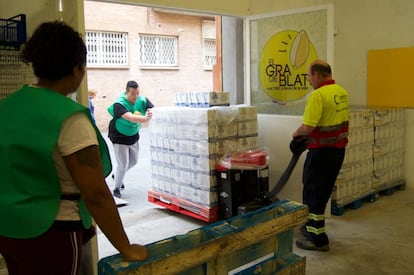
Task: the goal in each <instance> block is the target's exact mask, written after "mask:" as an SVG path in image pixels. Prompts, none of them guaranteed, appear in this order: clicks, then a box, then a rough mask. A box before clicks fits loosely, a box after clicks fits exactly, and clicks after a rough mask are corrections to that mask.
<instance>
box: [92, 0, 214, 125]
mask: <svg viewBox="0 0 414 275" xmlns="http://www.w3.org/2000/svg"><path fill="white" fill-rule="evenodd" d="M84 3H85V29H86V30H91V31H114V32H118V31H119V32H127V33H128V39H129V45H128V47H129V65H128V66H126V67H124V68H88V70H87V81H88V89H95V90H97V91H98V93H97V96H96V98H95V99H94V100H93V103H94V105H95V117H96V121H97V125H98V128H99V129H100V130H101V131H107V127H108V123H109V120H110V116H109V114H108V113H107V111H106V108H107V107H108V106H109V105H110V104H111V103H112V102H113V100H114V99H115V98H116V97H117V96H118V95H119V94H120V93H121V92H123V91H124V90H125V85H126V83H127V81H128V80H136V81H137V82H138V83H139V85H140V87H141V94H143V95H145V96H147V97H148V98H149V99H150V100H151V101H152V102H153V103H154V105H156V106H169V105H173V103H174V97H175V94H176V93H177V92H192V91H211V90H212V89H213V88H212V87H213V80H212V77H213V75H212V71H209V70H205V69H204V65H203V37H202V21H203V20H214V18H212V17H200V16H190V15H185V14H176V13H168V12H165V11H160V10H155V9H153V8H147V7H140V6H135V5H122V4H111V3H103V2H97V1H85V2H84ZM139 33H144V34H157V35H177V36H178V60H179V66H178V68H173V69H161V68H158V69H147V68H140V67H139V64H138V61H139V55H138V51H139V47H138V34H139Z"/></svg>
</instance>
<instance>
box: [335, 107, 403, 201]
mask: <svg viewBox="0 0 414 275" xmlns="http://www.w3.org/2000/svg"><path fill="white" fill-rule="evenodd" d="M404 127H405V120H404V109H397V108H372V109H353V110H351V112H350V120H349V144H348V146H347V148H346V153H345V159H344V163H343V165H342V168H341V171H340V172H339V175H338V178H337V180H336V184H335V187H334V191H333V193H332V203H333V204H334V205H335V206H345V205H347V204H349V203H351V202H353V201H355V200H358V199H361V198H364V197H367V196H368V195H370V194H376V193H378V192H379V191H382V190H384V189H387V188H391V187H394V186H396V185H399V184H401V183H402V182H404V174H403V173H404V138H405V136H404V135H405V130H404Z"/></svg>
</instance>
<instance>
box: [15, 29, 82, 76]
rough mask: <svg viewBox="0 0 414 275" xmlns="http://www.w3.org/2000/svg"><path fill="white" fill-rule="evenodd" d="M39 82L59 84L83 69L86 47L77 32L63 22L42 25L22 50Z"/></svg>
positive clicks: (23, 56) (24, 58)
mask: <svg viewBox="0 0 414 275" xmlns="http://www.w3.org/2000/svg"><path fill="white" fill-rule="evenodd" d="M22 59H23V61H24V62H25V63H31V64H32V66H33V70H34V74H35V75H36V76H37V77H38V78H45V79H49V80H59V79H62V78H63V77H65V76H67V75H70V74H72V72H73V69H74V68H75V67H79V68H82V67H84V66H85V65H86V46H85V43H84V41H83V39H82V37H81V35H80V33H78V32H77V31H75V30H74V29H73V28H72V27H70V26H69V25H67V24H66V23H65V22H62V21H53V22H45V23H42V24H41V25H40V26H39V27H37V29H36V30H35V31H34V33H33V35H32V36H31V37H30V39H29V40H28V41H27V43H26V44H25V46H24V47H23V50H22Z"/></svg>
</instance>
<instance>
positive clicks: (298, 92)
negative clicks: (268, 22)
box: [259, 30, 318, 104]
mask: <svg viewBox="0 0 414 275" xmlns="http://www.w3.org/2000/svg"><path fill="white" fill-rule="evenodd" d="M315 59H318V56H317V54H316V51H315V47H314V46H313V45H312V43H311V41H310V39H309V37H308V35H307V33H306V32H305V31H304V30H301V31H292V30H285V31H281V32H278V33H276V34H275V35H273V36H272V37H271V38H270V39H269V40H268V41H267V42H266V44H265V46H264V48H263V51H262V53H261V56H260V63H259V74H260V82H261V84H262V87H263V89H264V90H265V92H266V93H267V94H268V95H269V96H270V97H271V98H272V99H273V101H274V102H277V103H280V104H287V103H289V102H293V101H296V100H298V99H300V98H302V97H304V96H305V95H306V94H307V93H308V92H309V91H310V89H311V85H310V83H309V81H308V76H307V70H308V67H309V65H310V63H311V62H312V61H314V60H315Z"/></svg>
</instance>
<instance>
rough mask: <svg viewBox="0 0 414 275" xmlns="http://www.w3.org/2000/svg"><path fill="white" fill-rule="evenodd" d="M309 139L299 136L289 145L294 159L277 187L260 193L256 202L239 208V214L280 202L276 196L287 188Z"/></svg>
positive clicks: (247, 203) (244, 204)
mask: <svg viewBox="0 0 414 275" xmlns="http://www.w3.org/2000/svg"><path fill="white" fill-rule="evenodd" d="M306 140H307V138H306V137H305V136H298V137H295V138H293V139H292V140H291V142H290V144H289V149H290V151H291V152H292V157H291V159H290V162H289V164H288V166H287V167H286V169H285V171H284V172H283V173H282V175H281V176H280V179H279V180H278V182H277V183H276V185H275V187H273V189H272V190H271V191H270V192H267V193H264V194H263V192H258V196H257V197H256V199H255V200H254V201H250V202H246V203H243V204H241V205H239V206H238V207H237V214H238V215H241V214H245V213H248V212H251V211H255V210H257V209H260V208H262V207H265V206H267V205H270V204H272V203H275V202H278V201H279V198H277V197H276V196H277V195H278V194H279V192H280V191H281V190H282V189H283V188H284V187H285V185H286V183H287V182H288V180H289V178H290V175H291V174H292V172H293V170H294V168H295V166H296V164H297V162H298V160H299V158H300V156H301V155H302V153H303V152H304V151H305V150H306V147H307V143H306ZM260 184H261V183H260V182H258V183H257V185H258V189H260V186H259V185H260Z"/></svg>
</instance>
